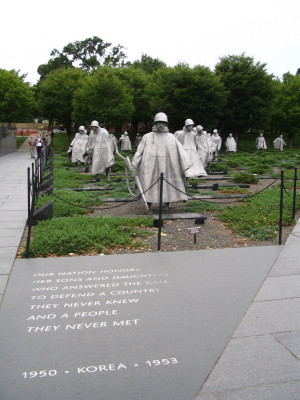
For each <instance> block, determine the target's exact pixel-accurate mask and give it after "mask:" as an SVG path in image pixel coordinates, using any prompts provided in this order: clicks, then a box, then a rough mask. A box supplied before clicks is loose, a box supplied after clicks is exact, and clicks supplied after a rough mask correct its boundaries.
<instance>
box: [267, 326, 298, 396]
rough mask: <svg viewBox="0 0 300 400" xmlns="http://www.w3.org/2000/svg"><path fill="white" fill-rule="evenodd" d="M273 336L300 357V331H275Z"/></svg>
mask: <svg viewBox="0 0 300 400" xmlns="http://www.w3.org/2000/svg"><path fill="white" fill-rule="evenodd" d="M273 336H275V338H276V339H277V340H279V341H280V343H282V344H283V346H285V347H286V348H287V349H288V350H289V351H290V352H291V353H293V354H294V355H295V356H296V357H297V358H299V359H300V332H284V333H275V334H274V335H273ZM299 393H300V390H299Z"/></svg>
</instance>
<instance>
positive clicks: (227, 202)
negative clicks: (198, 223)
mask: <svg viewBox="0 0 300 400" xmlns="http://www.w3.org/2000/svg"><path fill="white" fill-rule="evenodd" d="M164 181H165V182H166V183H167V184H168V185H170V186H172V187H173V189H175V190H177V191H178V192H180V193H183V194H185V195H187V194H186V193H185V192H183V191H182V190H180V189H178V188H177V187H175V186H174V185H173V184H172V183H171V182H169V181H167V179H165V178H164ZM277 181H278V178H276V179H275V180H274V181H273V182H271V183H270V184H269V185H268V186H266V187H265V188H263V189H262V190H260V191H259V192H256V193H254V194H252V195H249V196H247V197H244V198H243V200H246V199H250V198H251V197H254V196H256V195H258V194H260V193H261V192H263V191H264V190H266V189H268V188H269V187H270V186H271V185H274V183H275V182H277ZM187 196H188V195H187ZM188 197H189V198H191V199H193V200H197V201H199V199H197V198H196V197H193V196H188ZM212 200H213V199H212ZM224 200H226V203H224V202H218V201H207V200H202V199H201V200H200V201H203V202H204V203H208V204H211V203H213V204H229V203H237V202H239V201H241V199H238V200H229V201H228V200H227V199H224Z"/></svg>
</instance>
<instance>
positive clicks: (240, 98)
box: [215, 54, 274, 137]
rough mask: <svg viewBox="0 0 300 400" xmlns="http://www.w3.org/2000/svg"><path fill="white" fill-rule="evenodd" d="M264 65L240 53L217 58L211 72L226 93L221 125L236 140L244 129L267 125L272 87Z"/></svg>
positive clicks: (271, 81)
mask: <svg viewBox="0 0 300 400" xmlns="http://www.w3.org/2000/svg"><path fill="white" fill-rule="evenodd" d="M265 66H266V64H260V63H259V62H257V63H255V62H254V60H253V58H252V57H246V56H245V55H244V54H242V55H239V56H237V55H228V56H226V57H223V58H220V62H219V63H218V64H217V65H216V67H215V71H216V75H217V76H218V77H219V78H220V79H221V82H222V83H223V84H224V86H225V88H226V90H227V92H228V103H227V105H226V109H224V114H223V122H222V124H223V126H224V129H225V131H227V132H233V133H234V134H235V135H236V136H237V137H238V136H239V134H241V133H243V132H245V131H246V130H248V129H264V128H266V127H267V126H268V124H269V122H270V114H271V109H272V101H273V97H274V85H273V76H272V75H269V74H268V73H267V72H266V69H265Z"/></svg>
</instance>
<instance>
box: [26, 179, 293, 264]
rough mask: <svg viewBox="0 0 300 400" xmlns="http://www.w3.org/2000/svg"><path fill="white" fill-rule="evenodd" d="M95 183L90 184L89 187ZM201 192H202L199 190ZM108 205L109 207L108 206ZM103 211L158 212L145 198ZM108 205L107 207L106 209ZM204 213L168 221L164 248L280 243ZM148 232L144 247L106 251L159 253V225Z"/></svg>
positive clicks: (101, 212)
mask: <svg viewBox="0 0 300 400" xmlns="http://www.w3.org/2000/svg"><path fill="white" fill-rule="evenodd" d="M272 182H274V179H261V180H260V181H259V183H257V184H255V185H250V188H249V189H248V190H249V192H252V193H254V192H258V191H260V190H262V189H263V188H265V187H267V186H268V185H269V184H270V183H272ZM212 183H219V185H220V186H221V185H222V183H223V184H224V183H226V181H224V180H222V181H221V180H220V181H213V182H212ZM92 186H93V185H91V184H89V187H92ZM199 194H200V191H199ZM220 203H222V204H223V206H224V207H225V206H226V203H227V200H218V204H220ZM180 205H181V204H180V203H171V204H170V207H169V208H167V207H166V206H164V207H163V213H164V214H176V213H178V208H179V206H180ZM105 207H107V208H105ZM101 208H103V209H102V210H95V212H94V214H93V215H95V216H99V215H103V216H108V215H115V216H132V217H134V216H138V215H139V216H142V215H144V216H151V215H152V214H158V212H159V209H158V206H157V205H153V206H152V208H151V210H150V211H148V212H147V210H146V208H145V205H144V203H143V202H142V201H141V200H138V201H136V202H132V203H126V204H122V203H107V204H106V205H105V206H104V207H101ZM104 208H105V209H104ZM203 215H204V216H205V217H206V218H207V219H206V220H205V223H204V225H195V223H194V220H193V219H191V220H174V221H164V223H163V227H162V229H161V245H160V251H184V250H200V249H206V250H209V249H220V248H233V247H253V246H272V245H277V244H278V234H277V235H276V237H275V238H273V239H269V240H265V241H261V240H250V239H249V238H246V237H243V236H240V235H237V234H235V233H233V232H232V231H231V229H229V228H227V227H226V225H225V224H224V223H222V222H221V221H219V220H218V218H217V217H216V213H212V212H205V213H203ZM299 218H300V213H298V214H297V215H296V218H295V220H296V221H297V220H298V219H299ZM193 227H199V228H200V232H199V233H197V235H196V243H194V235H193V234H190V233H189V231H188V228H193ZM293 228H294V226H287V227H286V226H284V227H283V230H282V244H284V243H285V241H286V240H287V238H288V236H289V234H290V233H291V232H292V230H293ZM145 231H147V232H151V233H152V234H151V235H147V236H146V237H145V238H138V239H137V240H139V241H140V242H141V243H142V247H141V248H140V249H138V250H135V249H131V248H116V249H113V250H109V251H108V252H107V253H106V254H129V253H145V252H156V251H157V249H158V228H155V227H151V228H145ZM26 237H27V229H26V230H25V232H24V235H23V238H22V241H21V245H20V248H19V251H18V257H20V255H19V254H20V252H21V249H22V248H24V246H25V245H26Z"/></svg>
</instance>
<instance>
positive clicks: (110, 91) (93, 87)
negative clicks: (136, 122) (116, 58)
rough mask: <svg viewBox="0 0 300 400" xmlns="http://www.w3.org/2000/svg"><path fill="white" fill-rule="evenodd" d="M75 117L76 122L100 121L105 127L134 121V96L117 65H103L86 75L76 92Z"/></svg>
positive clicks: (74, 101) (74, 102)
mask: <svg viewBox="0 0 300 400" xmlns="http://www.w3.org/2000/svg"><path fill="white" fill-rule="evenodd" d="M73 106H74V112H73V119H74V121H75V122H76V123H77V124H83V123H84V124H86V125H88V124H90V122H91V121H92V120H97V121H98V122H99V123H100V124H102V125H103V126H105V127H106V128H108V127H110V126H116V127H119V126H120V125H121V124H124V123H128V122H129V121H131V118H132V114H133V112H134V105H133V96H132V94H130V92H129V91H128V90H126V86H125V85H124V83H123V82H122V80H121V79H120V78H119V76H118V73H117V71H116V70H115V69H114V68H111V67H107V66H102V67H99V68H98V69H97V70H95V71H94V72H92V73H91V74H90V75H88V76H86V77H85V79H83V80H82V82H81V83H80V85H79V86H78V89H77V90H76V91H75V93H74V100H73Z"/></svg>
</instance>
